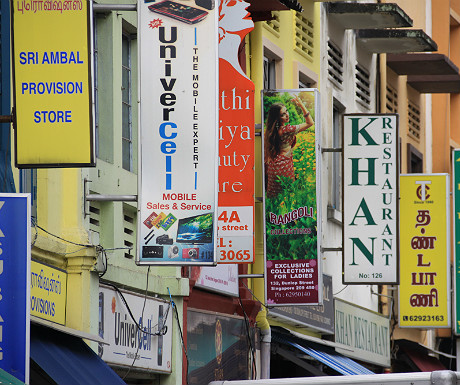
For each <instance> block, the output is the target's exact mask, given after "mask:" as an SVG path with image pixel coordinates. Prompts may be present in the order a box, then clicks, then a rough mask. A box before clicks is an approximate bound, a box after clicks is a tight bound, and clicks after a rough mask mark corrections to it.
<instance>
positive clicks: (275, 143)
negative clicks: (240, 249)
mask: <svg viewBox="0 0 460 385" xmlns="http://www.w3.org/2000/svg"><path fill="white" fill-rule="evenodd" d="M318 103H319V96H318V93H317V91H316V90H279V91H265V92H264V93H263V113H264V116H263V121H264V135H263V138H264V139H263V141H264V181H265V183H264V187H265V196H264V202H265V258H266V261H265V301H266V303H267V304H269V305H287V304H297V305H300V304H316V303H319V302H321V291H322V290H321V287H322V285H321V282H320V277H321V272H320V270H321V269H320V265H319V253H318V239H319V237H320V231H319V230H320V229H319V225H320V223H321V221H320V220H319V215H318V209H317V199H316V197H317V196H318V195H317V193H318V189H319V185H318V183H317V168H319V164H318V157H317V151H316V149H317V143H318V135H317V134H316V133H317V132H318V131H317V130H318V124H317V123H315V118H317V119H319V114H318V115H317V114H316V112H317V111H319V108H318ZM318 175H319V174H318Z"/></svg>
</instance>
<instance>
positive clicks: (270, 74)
mask: <svg viewBox="0 0 460 385" xmlns="http://www.w3.org/2000/svg"><path fill="white" fill-rule="evenodd" d="M275 89H276V61H275V59H269V58H268V57H265V56H264V90H275Z"/></svg>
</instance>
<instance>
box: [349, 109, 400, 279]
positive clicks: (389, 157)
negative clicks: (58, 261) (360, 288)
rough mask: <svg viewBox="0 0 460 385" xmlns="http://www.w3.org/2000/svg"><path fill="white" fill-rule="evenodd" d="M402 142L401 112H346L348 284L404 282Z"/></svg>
mask: <svg viewBox="0 0 460 385" xmlns="http://www.w3.org/2000/svg"><path fill="white" fill-rule="evenodd" d="M398 147H399V146H398V115H379V114H369V115H365V114H350V115H348V114H347V115H344V118H343V181H342V185H343V205H342V207H343V283H344V284H369V283H373V284H384V283H398V281H399V270H398V269H399V253H398V231H399V230H398V216H399V211H398V210H399V205H398V191H399V179H398V178H399V165H398V157H399V155H398Z"/></svg>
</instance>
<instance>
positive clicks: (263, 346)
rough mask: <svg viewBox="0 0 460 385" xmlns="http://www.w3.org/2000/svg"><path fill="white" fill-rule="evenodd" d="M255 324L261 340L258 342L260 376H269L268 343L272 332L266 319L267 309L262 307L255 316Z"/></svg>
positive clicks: (262, 377) (264, 377)
mask: <svg viewBox="0 0 460 385" xmlns="http://www.w3.org/2000/svg"><path fill="white" fill-rule="evenodd" d="M256 325H257V327H258V328H259V329H260V334H261V336H262V340H261V343H260V378H261V379H267V378H270V345H271V342H272V333H271V329H270V324H269V323H268V320H267V310H265V308H262V309H261V310H260V311H259V313H258V314H257V317H256Z"/></svg>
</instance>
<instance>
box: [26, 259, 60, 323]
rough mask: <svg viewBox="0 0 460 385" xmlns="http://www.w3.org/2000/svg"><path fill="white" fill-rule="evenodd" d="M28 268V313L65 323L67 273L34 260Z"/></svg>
mask: <svg viewBox="0 0 460 385" xmlns="http://www.w3.org/2000/svg"><path fill="white" fill-rule="evenodd" d="M30 270H31V276H30V314H31V315H34V316H37V317H40V318H43V319H46V320H48V321H53V322H56V323H58V324H61V325H65V309H66V294H67V273H65V272H64V271H62V270H58V269H55V268H53V267H50V266H47V265H43V264H41V263H38V262H35V261H31V264H30Z"/></svg>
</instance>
